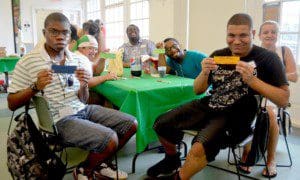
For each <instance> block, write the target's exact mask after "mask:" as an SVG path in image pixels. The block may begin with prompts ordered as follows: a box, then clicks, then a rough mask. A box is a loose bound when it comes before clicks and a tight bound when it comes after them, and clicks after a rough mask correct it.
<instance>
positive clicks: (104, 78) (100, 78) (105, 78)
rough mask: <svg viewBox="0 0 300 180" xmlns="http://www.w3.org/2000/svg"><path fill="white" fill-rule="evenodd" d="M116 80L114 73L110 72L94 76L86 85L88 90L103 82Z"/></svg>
mask: <svg viewBox="0 0 300 180" xmlns="http://www.w3.org/2000/svg"><path fill="white" fill-rule="evenodd" d="M115 79H117V75H116V73H113V72H110V73H107V74H106V75H103V76H95V77H92V78H90V79H89V81H88V85H89V87H90V88H92V87H95V86H97V85H98V84H101V83H103V82H105V81H109V80H115Z"/></svg>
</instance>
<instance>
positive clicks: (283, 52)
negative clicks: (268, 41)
mask: <svg viewBox="0 0 300 180" xmlns="http://www.w3.org/2000/svg"><path fill="white" fill-rule="evenodd" d="M281 53H282V62H283V64H284V66H285V59H284V55H285V46H281Z"/></svg>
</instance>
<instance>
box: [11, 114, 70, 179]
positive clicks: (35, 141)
mask: <svg viewBox="0 0 300 180" xmlns="http://www.w3.org/2000/svg"><path fill="white" fill-rule="evenodd" d="M14 120H15V121H16V122H17V125H16V127H15V128H14V130H13V131H12V132H11V134H10V135H9V136H8V139H7V167H8V170H9V172H10V173H11V175H12V177H13V179H55V180H56V179H57V180H59V179H62V178H63V176H64V174H65V172H66V165H64V164H63V163H62V161H61V159H60V158H59V157H58V156H57V155H56V154H55V152H53V151H52V150H51V149H50V148H49V146H48V145H47V143H46V140H45V139H44V138H43V136H42V135H41V133H40V132H39V130H38V129H37V128H36V126H35V124H34V122H33V120H32V118H31V117H30V115H29V114H28V108H26V111H25V113H21V114H20V115H18V116H17V117H15V119H14Z"/></svg>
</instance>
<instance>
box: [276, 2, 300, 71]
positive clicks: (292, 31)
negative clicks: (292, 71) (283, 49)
mask: <svg viewBox="0 0 300 180" xmlns="http://www.w3.org/2000/svg"><path fill="white" fill-rule="evenodd" d="M299 22H300V1H287V2H283V3H282V10H281V23H280V44H281V45H285V46H288V47H290V48H291V50H292V52H293V54H294V57H295V58H296V62H297V64H298V65H300V60H299V59H300V23H299Z"/></svg>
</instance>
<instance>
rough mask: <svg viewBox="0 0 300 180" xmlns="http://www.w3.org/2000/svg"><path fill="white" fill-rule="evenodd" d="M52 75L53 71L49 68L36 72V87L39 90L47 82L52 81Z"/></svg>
mask: <svg viewBox="0 0 300 180" xmlns="http://www.w3.org/2000/svg"><path fill="white" fill-rule="evenodd" d="M52 75H53V71H52V70H50V69H44V70H41V71H40V72H39V73H38V74H37V81H36V87H37V89H38V90H39V91H40V90H43V89H44V88H45V87H46V86H47V85H48V84H50V83H51V82H52V79H53V78H52Z"/></svg>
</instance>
